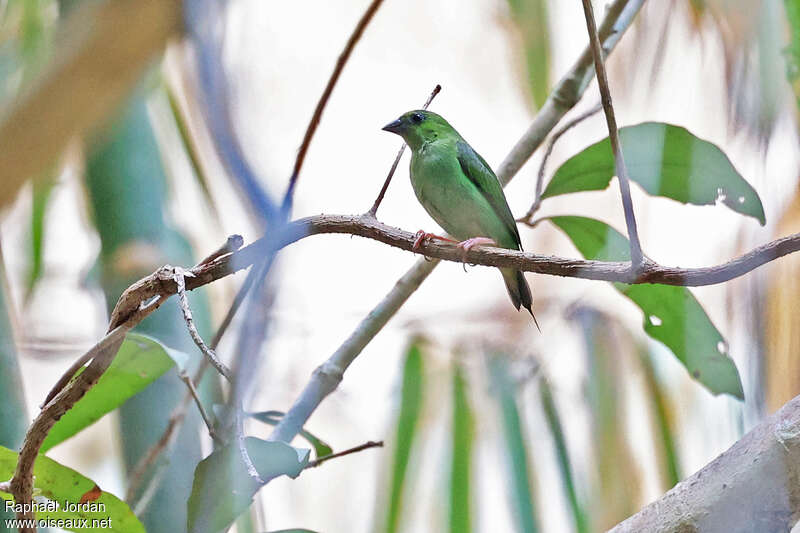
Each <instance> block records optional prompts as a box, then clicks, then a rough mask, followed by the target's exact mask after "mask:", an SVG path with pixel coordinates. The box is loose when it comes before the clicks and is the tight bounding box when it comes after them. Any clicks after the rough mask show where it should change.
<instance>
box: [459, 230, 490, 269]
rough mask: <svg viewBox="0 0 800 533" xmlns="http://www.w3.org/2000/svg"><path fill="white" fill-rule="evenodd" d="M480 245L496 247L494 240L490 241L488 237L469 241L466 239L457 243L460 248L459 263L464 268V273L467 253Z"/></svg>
mask: <svg viewBox="0 0 800 533" xmlns="http://www.w3.org/2000/svg"><path fill="white" fill-rule="evenodd" d="M481 244H490V245H492V246H497V243H496V242H495V241H494V239H490V238H488V237H473V238H471V239H467V240H466V241H461V242H460V243H458V247H459V248H461V263H462V265H465V266H464V271H466V270H467V268H466V264H467V252H469V251H470V250H472V249H473V248H474V247H475V246H480V245H481Z"/></svg>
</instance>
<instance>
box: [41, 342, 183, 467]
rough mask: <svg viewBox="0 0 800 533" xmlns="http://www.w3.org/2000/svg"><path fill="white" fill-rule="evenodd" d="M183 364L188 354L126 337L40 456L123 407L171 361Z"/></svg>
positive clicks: (67, 415)
mask: <svg viewBox="0 0 800 533" xmlns="http://www.w3.org/2000/svg"><path fill="white" fill-rule="evenodd" d="M173 358H175V360H177V361H179V362H180V365H179V366H183V365H185V364H186V360H187V359H188V358H189V355H188V354H185V353H183V352H179V351H178V350H173V349H170V348H167V347H166V346H164V345H163V344H161V343H160V342H158V341H157V340H155V339H153V338H151V337H147V336H145V335H140V334H137V333H128V334H127V335H126V336H125V340H124V341H123V343H122V346H121V347H120V349H119V351H118V352H117V356H116V357H115V358H114V362H112V363H111V365H110V366H109V367H108V370H106V372H105V374H103V376H102V377H101V378H100V380H99V381H98V382H97V384H96V385H95V386H94V387H92V388H91V389H89V392H87V393H86V395H85V396H84V397H83V398H81V399H80V400H79V401H78V403H76V404H75V406H74V407H73V408H72V409H70V410H69V411H67V412H66V413H65V414H64V416H62V417H61V419H59V421H58V422H56V424H55V425H54V426H53V429H51V430H50V433H49V435H48V436H47V438H46V439H45V441H44V444H43V445H42V453H44V452H46V451H47V450H49V449H50V448H52V447H53V446H55V445H56V444H59V443H61V442H63V441H65V440H67V439H68V438H70V437H72V436H73V435H75V434H76V433H78V432H80V431H81V430H83V429H84V428H86V427H88V426H90V425H92V424H94V423H95V422H97V421H98V420H99V419H100V418H101V417H102V416H103V415H105V414H106V413H109V412H111V411H113V410H114V409H116V408H117V407H119V406H120V405H122V404H123V403H125V401H126V400H128V399H129V398H131V397H132V396H134V395H136V394H137V393H138V392H140V391H141V390H142V389H144V388H145V387H147V386H148V385H150V384H151V383H152V382H153V381H155V380H156V379H157V378H158V377H160V376H161V375H162V374H164V373H165V372H166V371H167V370H169V369H170V368H172V365H173V364H174V360H173Z"/></svg>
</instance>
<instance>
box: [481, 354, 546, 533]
mask: <svg viewBox="0 0 800 533" xmlns="http://www.w3.org/2000/svg"><path fill="white" fill-rule="evenodd" d="M489 374H490V377H491V383H492V391H493V394H494V395H495V397H496V399H497V402H498V405H499V407H500V420H501V425H502V429H503V444H504V445H505V448H506V459H507V466H508V477H509V478H510V480H511V483H510V484H509V496H510V498H511V503H512V507H513V509H514V521H515V522H516V524H517V531H519V532H521V533H535V532H537V531H539V527H538V524H537V519H536V507H535V503H534V500H533V492H532V490H531V477H530V465H529V460H528V450H527V445H526V443H525V437H524V436H523V432H522V421H521V420H520V415H519V406H518V405H517V398H516V386H515V383H514V381H513V380H512V379H511V375H510V374H509V369H508V362H507V361H506V360H505V359H504V358H503V357H502V356H492V357H490V358H489Z"/></svg>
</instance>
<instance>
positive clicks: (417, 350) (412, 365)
mask: <svg viewBox="0 0 800 533" xmlns="http://www.w3.org/2000/svg"><path fill="white" fill-rule="evenodd" d="M420 344H421V341H416V342H414V343H413V344H412V345H411V346H410V347H409V349H408V352H407V353H406V359H405V364H404V365H403V389H402V392H401V395H400V413H399V415H398V416H397V432H396V435H395V439H396V444H395V449H394V458H393V461H392V473H391V476H392V478H391V485H390V496H389V506H388V509H387V512H386V521H385V525H384V531H386V532H387V533H395V532H396V531H397V530H398V527H399V524H400V511H401V509H402V505H403V491H404V487H405V481H406V475H407V470H408V462H409V459H410V457H411V448H412V445H413V444H414V439H415V437H416V434H417V427H418V425H419V417H420V413H421V412H422V405H423V400H424V398H423V390H424V381H423V379H424V378H423V376H424V372H423V358H422V351H421V347H420Z"/></svg>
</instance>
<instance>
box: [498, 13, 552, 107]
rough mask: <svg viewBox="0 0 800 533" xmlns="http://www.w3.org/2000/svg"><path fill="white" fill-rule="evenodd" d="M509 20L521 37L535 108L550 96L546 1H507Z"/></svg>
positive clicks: (548, 35)
mask: <svg viewBox="0 0 800 533" xmlns="http://www.w3.org/2000/svg"><path fill="white" fill-rule="evenodd" d="M508 6H509V7H510V8H511V17H512V20H513V21H514V24H515V25H516V26H517V28H518V29H519V32H520V36H521V37H522V46H523V48H524V51H525V66H526V70H527V74H528V86H529V87H530V90H531V95H532V96H533V102H534V104H535V105H536V108H537V109H538V108H540V107H542V105H543V104H544V102H545V100H546V99H547V96H548V95H549V93H550V26H549V25H548V21H547V0H508Z"/></svg>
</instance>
